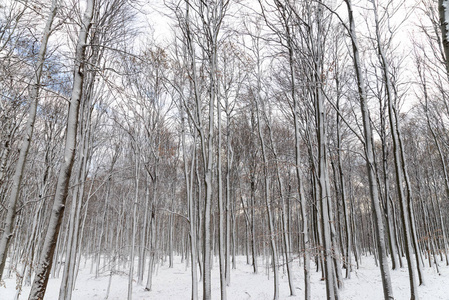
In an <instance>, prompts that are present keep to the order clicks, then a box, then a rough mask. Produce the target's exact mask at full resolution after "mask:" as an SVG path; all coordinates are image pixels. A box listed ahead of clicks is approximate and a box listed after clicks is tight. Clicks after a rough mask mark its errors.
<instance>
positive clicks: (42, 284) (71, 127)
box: [29, 0, 94, 300]
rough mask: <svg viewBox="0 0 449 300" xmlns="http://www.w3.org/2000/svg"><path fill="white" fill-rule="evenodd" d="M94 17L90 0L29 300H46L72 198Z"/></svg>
mask: <svg viewBox="0 0 449 300" xmlns="http://www.w3.org/2000/svg"><path fill="white" fill-rule="evenodd" d="M93 13H94V0H88V2H87V7H86V11H85V13H84V17H83V20H82V25H81V29H80V33H79V37H78V43H77V45H76V52H75V68H74V80H73V88H72V95H71V98H70V105H69V115H68V119H67V132H66V138H65V139H66V140H65V150H64V161H63V163H62V166H61V169H60V170H59V177H58V182H57V185H56V193H55V198H54V203H53V208H52V210H51V216H50V221H49V223H48V228H47V232H46V235H45V240H44V245H43V247H42V251H41V255H40V261H39V265H38V267H37V271H36V275H35V278H34V281H33V285H32V287H31V292H30V296H29V300H42V299H43V298H44V295H45V291H46V288H47V283H48V279H49V275H50V270H51V267H52V263H53V255H54V252H55V248H56V242H57V239H58V234H59V230H60V227H61V222H62V217H63V213H64V208H65V202H66V200H67V195H68V187H69V181H70V175H71V173H72V167H73V162H74V160H75V150H76V136H77V128H78V114H79V107H80V101H81V96H82V91H83V79H84V65H85V59H86V58H85V54H86V46H87V45H86V43H87V37H88V33H89V30H90V28H91V26H92V23H91V22H92V17H93Z"/></svg>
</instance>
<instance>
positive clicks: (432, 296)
mask: <svg viewBox="0 0 449 300" xmlns="http://www.w3.org/2000/svg"><path fill="white" fill-rule="evenodd" d="M214 262H215V264H214V269H213V270H212V298H213V299H219V298H220V285H219V268H218V259H217V258H215V259H214ZM404 263H405V259H404ZM81 264H82V269H81V270H80V272H79V274H78V279H77V283H76V287H75V290H74V292H73V296H72V299H73V300H78V299H80V300H97V299H98V300H100V299H105V295H106V290H107V286H108V282H109V274H106V273H104V274H101V276H100V277H98V278H95V277H94V275H93V274H90V263H89V261H88V262H87V263H86V264H84V261H83V262H82V263H81ZM311 265H312V267H314V263H312V264H311ZM293 266H294V274H295V284H296V296H295V297H289V287H288V280H287V275H286V273H284V272H283V271H284V270H283V268H282V267H281V268H280V272H281V280H280V299H289V300H290V299H303V298H304V284H303V273H302V267H301V266H299V263H298V262H297V261H295V263H294V265H293ZM344 272H345V270H343V275H344ZM424 272H425V277H424V279H425V285H424V286H420V287H419V289H418V291H419V297H420V299H421V300H437V299H442V300H448V299H449V267H447V266H446V265H445V264H444V263H443V262H441V263H440V274H441V275H438V273H437V272H436V269H435V266H433V267H432V268H429V267H428V264H426V267H425V268H424ZM61 274H62V273H61ZM391 275H392V284H393V289H394V296H395V299H396V300H402V299H404V300H405V299H410V292H409V284H408V272H407V269H406V268H403V269H399V270H397V271H391ZM320 279H321V272H315V270H314V271H313V272H312V275H311V286H312V299H314V300H318V299H326V290H325V282H324V281H321V280H320ZM145 280H146V278H145ZM145 280H144V284H145V282H146V281H145ZM4 283H5V286H1V287H0V299H1V300H9V299H11V300H12V299H14V295H15V294H16V291H15V286H16V284H15V278H8V279H6V280H5V281H4ZM59 285H60V279H55V278H51V279H50V280H49V283H48V288H47V292H46V296H45V300H54V299H55V300H56V299H58V293H59ZM127 287H128V276H127V275H126V274H125V273H124V272H123V273H122V274H121V275H119V274H117V275H114V276H113V277H112V284H111V290H110V293H109V299H111V300H125V299H127ZM198 287H199V291H198V292H199V296H200V299H201V294H202V290H201V283H199V284H198ZM190 288H191V281H190V268H186V264H185V262H184V263H181V258H180V257H175V264H174V267H173V268H169V267H168V262H166V263H165V264H164V265H162V266H159V267H158V269H157V274H156V275H155V276H154V278H153V290H152V291H150V292H148V291H145V290H144V286H141V285H137V284H136V283H134V286H133V299H139V300H140V299H141V300H143V299H157V300H170V299H173V300H176V299H187V300H188V299H190V293H191V292H190V291H191V289H190ZM29 291H30V287H24V288H23V291H22V296H21V297H20V299H27V298H28V293H29ZM227 293H228V299H230V300H240V299H251V300H263V299H272V293H273V277H272V273H271V272H270V277H269V278H268V276H267V269H266V262H265V261H262V259H261V258H260V259H259V273H258V274H254V273H252V267H251V266H250V265H247V264H246V258H245V257H238V260H237V269H236V270H232V273H231V285H230V287H228V289H227ZM341 299H342V300H347V299H354V300H355V299H357V300H359V299H363V300H370V299H373V300H375V299H383V292H382V283H381V278H380V271H379V268H378V267H376V266H375V262H374V258H373V257H372V256H371V257H362V264H361V265H360V268H359V269H356V268H355V267H354V270H353V272H352V273H351V279H345V280H344V288H343V289H342V290H341Z"/></svg>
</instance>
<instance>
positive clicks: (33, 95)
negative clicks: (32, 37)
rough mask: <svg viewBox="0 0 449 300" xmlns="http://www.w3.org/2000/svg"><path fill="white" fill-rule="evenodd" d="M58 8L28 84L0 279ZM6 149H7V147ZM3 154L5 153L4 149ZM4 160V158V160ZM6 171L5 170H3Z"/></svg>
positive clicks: (47, 27)
mask: <svg viewBox="0 0 449 300" xmlns="http://www.w3.org/2000/svg"><path fill="white" fill-rule="evenodd" d="M57 9H58V5H57V1H56V0H53V1H52V2H51V8H50V13H49V15H48V19H47V23H46V24H45V28H44V32H43V34H42V41H41V47H40V49H39V54H38V57H37V62H36V66H35V74H34V78H33V84H32V85H31V86H30V101H31V105H30V108H29V113H28V120H27V124H26V129H25V130H26V132H25V136H24V138H23V141H22V145H21V146H20V153H19V160H18V161H17V165H16V169H15V172H14V177H13V184H12V188H11V191H10V195H9V199H8V206H7V210H8V212H7V214H6V218H5V219H4V221H3V224H4V225H3V228H2V229H3V232H2V237H1V239H0V280H1V279H2V277H3V270H4V269H5V263H6V256H7V254H8V247H9V244H10V241H11V238H12V236H13V231H14V221H15V218H16V208H17V201H18V200H19V193H20V187H21V185H22V178H23V174H24V170H25V164H26V161H27V156H28V150H29V149H30V144H31V140H32V138H33V132H34V123H35V120H36V111H37V105H38V101H39V88H40V83H41V76H42V70H43V67H44V63H45V55H46V53H47V44H48V40H49V38H50V35H51V33H52V30H51V27H52V24H53V20H54V18H55V15H56V11H57ZM6 149H9V147H7V148H6ZM3 154H5V157H6V154H7V152H6V151H5V152H4V153H3ZM5 162H6V160H5ZM3 170H4V166H3V163H2V166H1V170H0V171H1V172H3ZM5 173H6V172H5ZM1 179H2V178H1V177H0V182H1Z"/></svg>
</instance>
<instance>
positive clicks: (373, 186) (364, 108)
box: [345, 0, 394, 300]
mask: <svg viewBox="0 0 449 300" xmlns="http://www.w3.org/2000/svg"><path fill="white" fill-rule="evenodd" d="M345 2H346V5H347V8H348V15H349V23H350V24H349V34H350V38H351V42H352V52H353V61H354V68H355V73H356V78H357V85H358V92H359V97H360V107H361V113H362V121H363V132H364V139H365V140H364V141H365V145H364V146H365V155H366V157H365V159H366V168H367V172H368V180H369V186H370V196H371V203H372V209H373V217H374V223H375V224H374V227H375V232H376V238H377V248H378V252H379V260H380V272H381V278H382V285H383V291H384V298H385V299H386V300H387V299H394V297H393V288H392V285H391V276H390V270H389V267H388V260H387V250H386V245H385V234H384V231H385V229H384V224H383V214H382V210H381V207H380V199H379V191H378V186H377V181H376V175H375V172H376V170H375V164H374V145H373V136H372V128H371V121H370V113H369V110H368V104H367V96H366V91H365V80H364V77H363V74H362V65H361V61H360V57H359V49H358V43H357V36H356V31H355V24H354V16H353V10H352V3H351V0H345Z"/></svg>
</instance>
